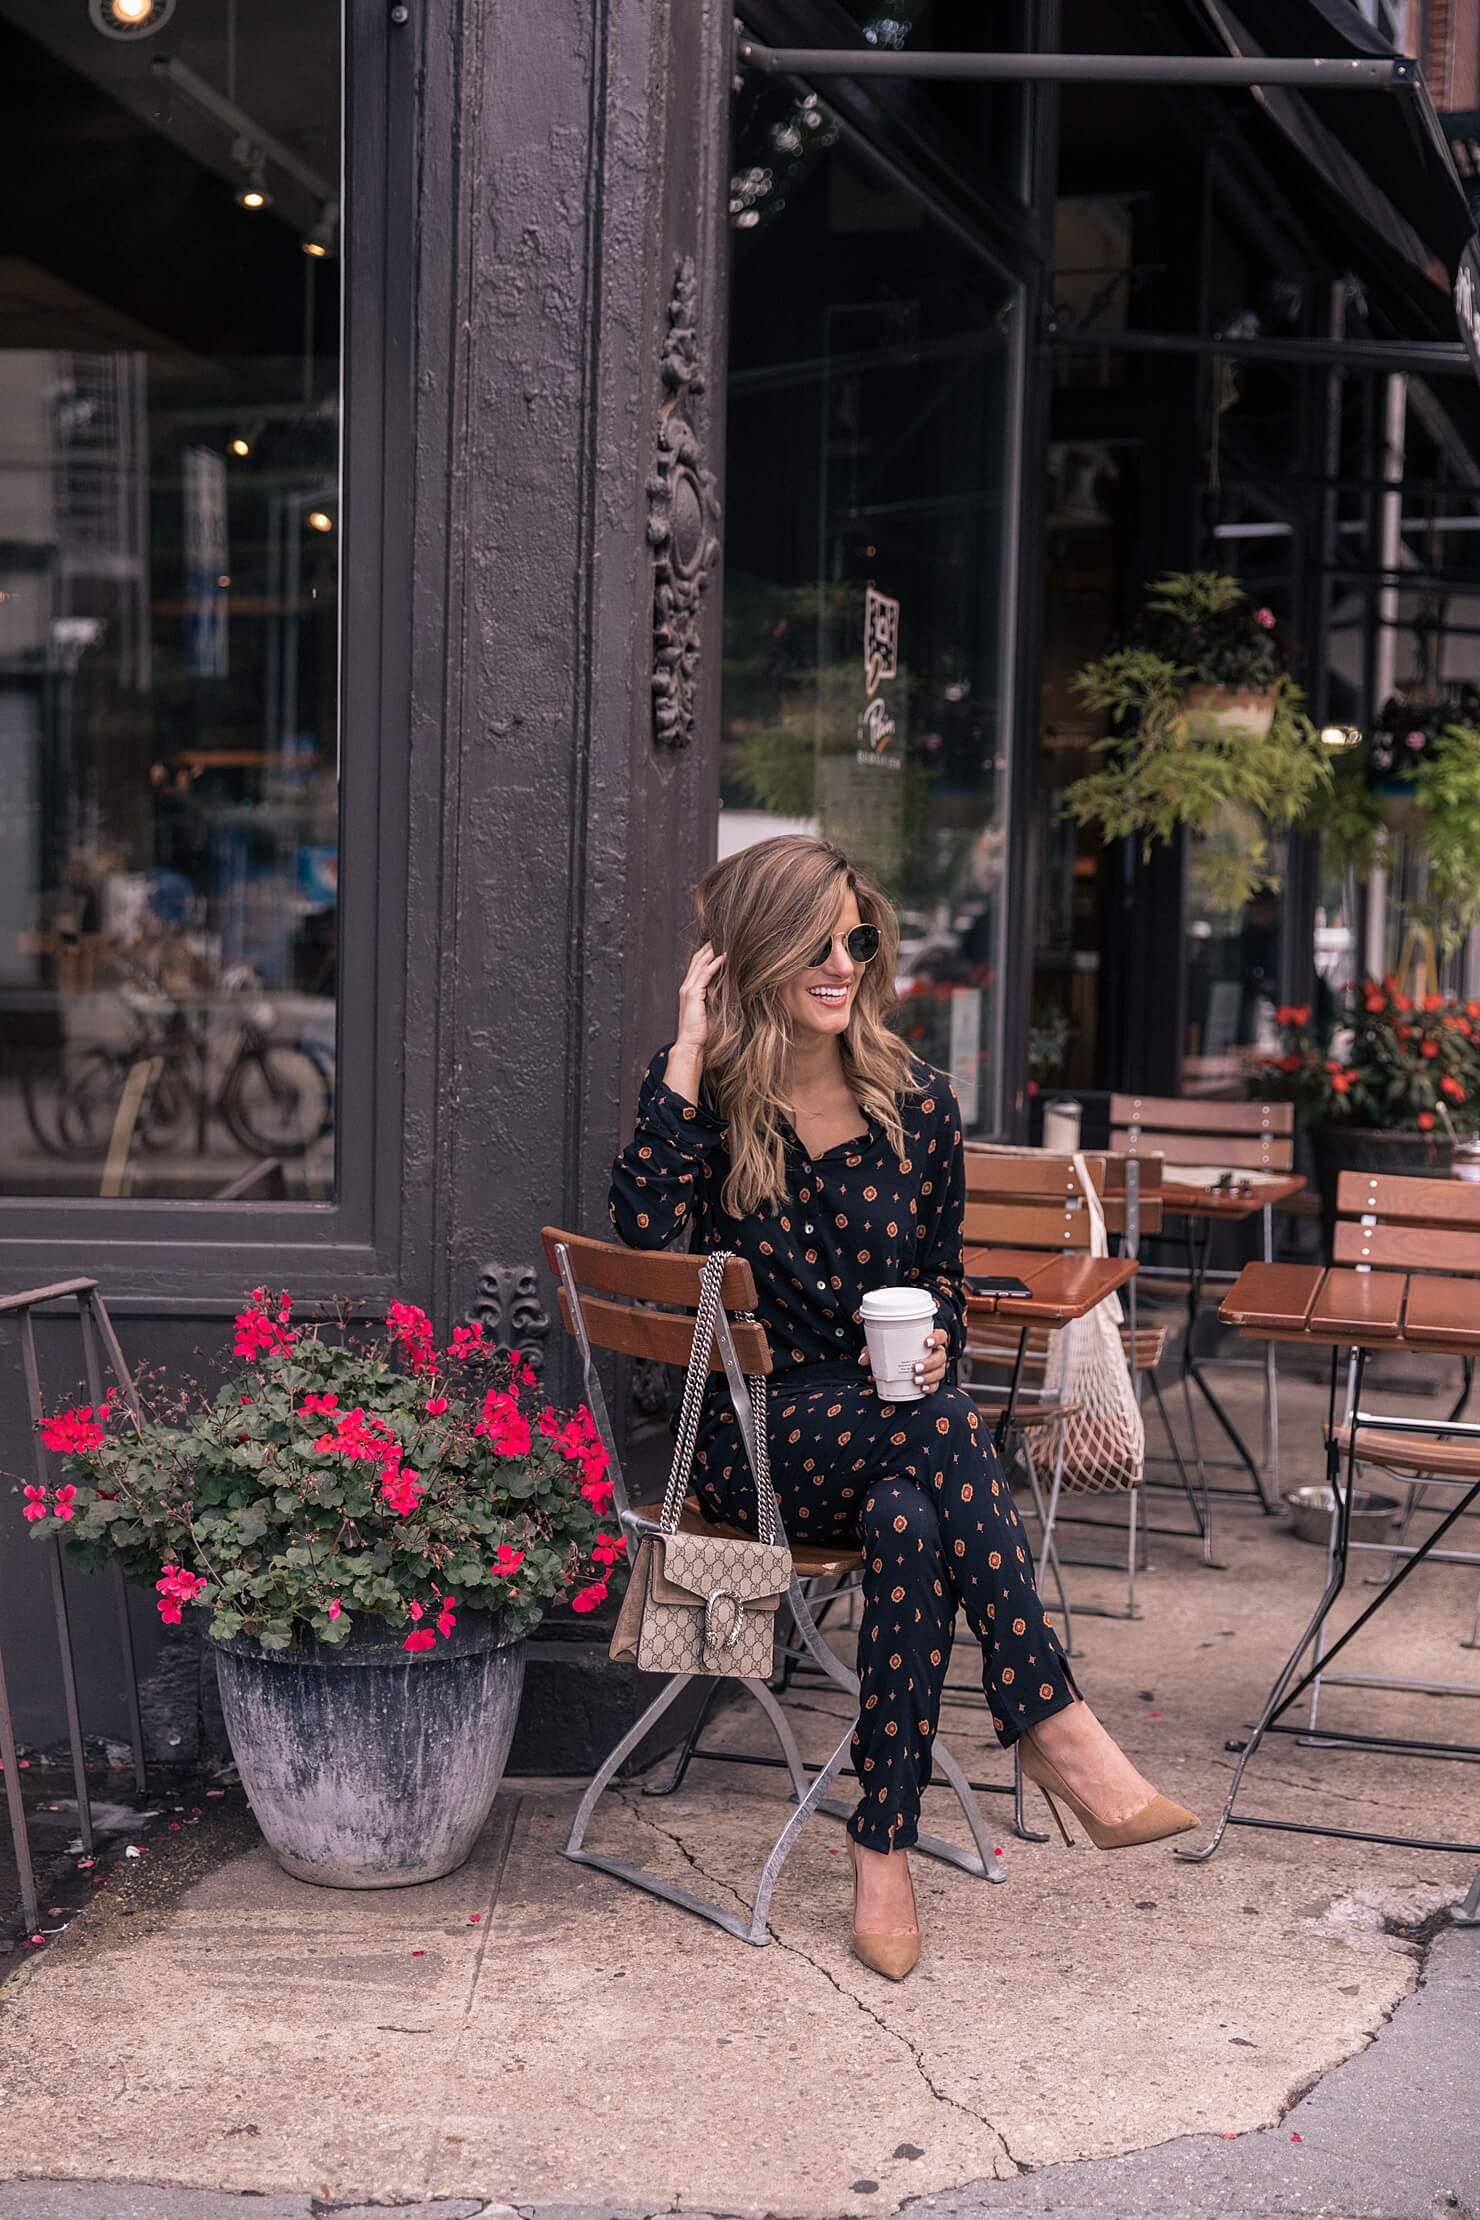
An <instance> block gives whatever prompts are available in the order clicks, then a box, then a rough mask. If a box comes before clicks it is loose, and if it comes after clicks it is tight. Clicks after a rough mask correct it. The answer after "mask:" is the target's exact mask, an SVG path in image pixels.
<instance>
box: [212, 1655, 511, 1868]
mask: <svg viewBox="0 0 1480 2220" xmlns="http://www.w3.org/2000/svg"><path fill="white" fill-rule="evenodd" d="M212 1648H213V1649H214V1650H215V1653H216V1677H217V1680H218V1682H219V1683H220V1688H221V1708H222V1711H223V1713H224V1714H225V1719H226V1732H227V1735H228V1737H229V1738H230V1742H231V1751H232V1755H233V1757H234V1758H235V1759H236V1763H237V1767H238V1770H239V1771H240V1773H241V1777H242V1783H243V1786H244V1787H245V1789H246V1792H247V1798H248V1801H249V1802H250V1804H251V1806H252V1810H253V1812H254V1813H255V1815H256V1819H257V1823H258V1825H259V1826H260V1827H261V1829H262V1833H263V1835H264V1837H265V1838H266V1841H267V1844H268V1847H269V1849H270V1850H271V1851H272V1853H273V1855H274V1857H275V1858H276V1859H277V1861H278V1863H279V1865H281V1866H282V1867H283V1868H284V1870H285V1871H286V1872H288V1873H291V1874H292V1875H293V1876H294V1877H295V1879H297V1880H300V1881H313V1882H317V1883H318V1884H319V1885H320V1886H321V1887H324V1888H340V1889H390V1888H405V1887H407V1886H409V1885H410V1884H411V1883H413V1882H417V1881H435V1880H437V1879H439V1878H440V1876H441V1875H442V1874H444V1873H451V1872H452V1871H453V1870H454V1868H456V1867H457V1866H460V1865H461V1864H462V1863H463V1861H464V1859H465V1858H467V1857H468V1856H469V1855H470V1853H471V1851H472V1848H473V1844H474V1843H475V1842H476V1841H477V1839H478V1835H479V1833H480V1831H481V1830H482V1827H483V1824H484V1822H485V1820H486V1819H487V1817H488V1814H489V1811H490V1809H491V1807H492V1804H493V1799H494V1795H495V1792H496V1791H497V1789H498V1784H499V1782H500V1780H501V1779H502V1777H503V1770H504V1762H505V1760H506V1759H507V1757H508V1754H509V1744H510V1743H511V1741H512V1740H513V1737H514V1724H515V1721H516V1719H517V1718H518V1715H519V1697H520V1692H521V1690H522V1688H523V1685H524V1648H525V1645H524V1642H523V1640H522V1638H521V1639H519V1640H517V1641H515V1640H511V1639H510V1638H509V1636H508V1634H507V1633H506V1632H505V1630H504V1626H503V1622H502V1620H501V1619H500V1618H499V1617H498V1616H497V1615H496V1614H494V1613H491V1612H482V1611H465V1612H459V1614H458V1623H457V1626H456V1627H455V1629H454V1630H453V1633H452V1635H451V1636H450V1638H449V1639H447V1640H446V1641H441V1640H439V1641H438V1643H437V1646H436V1648H435V1649H434V1650H427V1651H424V1652H420V1653H415V1652H411V1651H408V1650H406V1649H404V1648H403V1647H402V1635H401V1633H400V1632H398V1631H392V1630H391V1629H390V1628H389V1627H387V1626H386V1625H385V1622H384V1621H382V1620H376V1619H366V1620H364V1621H362V1622H361V1623H360V1624H359V1625H357V1626H356V1628H355V1631H354V1632H353V1633H352V1634H351V1636H350V1638H349V1640H348V1642H346V1643H345V1644H344V1646H343V1647H342V1648H340V1649H330V1648H328V1647H327V1646H326V1645H324V1644H323V1643H320V1642H315V1641H308V1642H306V1643H305V1644H304V1645H303V1646H302V1647H301V1648H293V1649H288V1650H264V1649H263V1648H262V1647H261V1645H260V1644H259V1643H257V1642H255V1641H253V1640H252V1639H251V1638H250V1637H249V1636H245V1635H238V1636H236V1637H235V1638H234V1639H233V1640H231V1641H229V1642H213V1643H212Z"/></svg>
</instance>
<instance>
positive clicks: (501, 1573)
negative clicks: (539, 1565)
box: [488, 1542, 524, 1580]
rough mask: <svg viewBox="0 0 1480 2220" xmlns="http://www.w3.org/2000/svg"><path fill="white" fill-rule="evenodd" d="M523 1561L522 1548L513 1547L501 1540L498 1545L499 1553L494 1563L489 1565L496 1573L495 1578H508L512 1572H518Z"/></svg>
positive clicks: (494, 1573)
mask: <svg viewBox="0 0 1480 2220" xmlns="http://www.w3.org/2000/svg"><path fill="white" fill-rule="evenodd" d="M523 1563H524V1552H523V1550H522V1549H513V1548H511V1547H510V1545H509V1543H507V1542H500V1543H499V1545H498V1555H497V1556H496V1557H495V1558H494V1560H493V1563H492V1564H491V1565H490V1566H489V1568H488V1569H489V1571H490V1572H491V1573H492V1574H493V1575H494V1578H495V1579H497V1580H506V1579H507V1578H508V1576H509V1574H510V1573H516V1572H518V1570H519V1567H520V1566H521V1565H522V1564H523Z"/></svg>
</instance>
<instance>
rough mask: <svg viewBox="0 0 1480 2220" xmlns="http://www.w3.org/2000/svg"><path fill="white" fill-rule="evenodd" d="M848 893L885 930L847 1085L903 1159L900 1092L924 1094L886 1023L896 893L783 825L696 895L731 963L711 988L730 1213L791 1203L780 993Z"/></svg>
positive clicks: (700, 913)
mask: <svg viewBox="0 0 1480 2220" xmlns="http://www.w3.org/2000/svg"><path fill="white" fill-rule="evenodd" d="M850 893H851V894H852V895H853V897H854V899H855V901H856V902H857V904H858V914H859V916H860V918H861V919H862V920H863V921H864V923H865V924H867V925H877V926H878V928H879V952H878V954H877V955H876V956H875V957H874V959H873V961H872V962H871V963H870V964H868V965H867V966H866V967H865V969H864V973H863V976H862V979H861V980H860V982H859V985H858V989H857V991H856V993H855V995H854V998H853V1007H852V1010H851V1012H850V1013H849V1018H848V1027H847V1031H846V1032H845V1033H844V1034H843V1035H842V1036H841V1038H840V1040H839V1042H838V1047H839V1049H840V1050H841V1052H842V1058H843V1072H844V1075H845V1077H846V1079H847V1082H848V1085H849V1087H850V1089H851V1090H852V1092H853V1094H854V1095H855V1096H856V1098H857V1100H858V1102H859V1103H860V1104H861V1106H862V1107H863V1109H865V1110H866V1111H868V1112H869V1114H870V1115H871V1116H872V1117H874V1118H876V1119H877V1120H878V1122H879V1124H880V1125H881V1126H882V1127H883V1128H884V1131H885V1133H886V1134H887V1135H888V1138H889V1143H890V1146H891V1147H892V1148H893V1150H894V1153H895V1155H896V1156H898V1155H902V1154H903V1151H904V1126H903V1122H902V1120H901V1117H900V1098H901V1096H903V1095H906V1094H909V1093H912V1092H914V1091H916V1090H915V1086H914V1083H913V1081H912V1080H911V1077H910V1059H909V1052H908V1050H907V1049H906V1048H905V1045H904V1043H903V1041H901V1040H900V1039H899V1037H898V1035H897V1034H895V1033H892V1032H890V1030H889V1027H888V1024H887V1022H886V1021H887V1019H888V1017H889V1013H890V1012H891V1010H892V1009H893V1008H894V1001H895V995H894V966H895V959H896V956H897V954H898V950H899V920H898V918H897V917H896V916H895V914H894V908H893V905H892V904H891V903H890V902H889V900H888V898H887V897H886V896H885V895H884V894H882V893H881V892H880V890H879V889H878V887H876V886H875V885H873V883H872V882H871V881H870V880H869V879H866V878H865V877H864V876H863V874H862V873H861V872H859V871H857V870H855V869H854V867H853V865H852V864H851V863H850V862H849V861H848V858H847V857H846V856H845V855H844V854H843V853H842V851H841V849H838V848H835V847H833V845H832V843H831V842H830V841H827V840H814V839H812V838H811V837H809V836H808V835H807V834H805V833H783V834H781V835H780V836H779V837H778V838H776V839H774V840H762V841H758V842H757V843H756V845H755V846H754V847H753V848H742V849H741V850H740V851H739V853H738V854H736V855H733V856H726V857H725V858H724V860H723V861H722V862H720V863H716V864H715V865H713V866H712V868H711V869H710V870H708V871H707V872H706V873H705V874H704V877H703V878H702V879H701V880H700V882H699V885H698V888H697V890H696V892H695V896H694V917H695V928H696V933H697V939H698V942H699V943H700V944H701V945H702V943H703V942H704V941H708V942H709V943H710V944H711V945H712V946H713V947H714V948H715V949H716V950H717V951H719V952H722V953H723V955H724V959H725V960H724V963H723V964H722V965H721V967H720V970H719V973H718V975H717V977H716V979H715V981H714V984H713V985H712V986H711V987H710V989H709V1038H708V1041H707V1043H706V1046H705V1050H704V1082H705V1085H706V1087H707V1088H708V1090H709V1093H710V1095H711V1096H712V1097H713V1100H714V1105H715V1108H716V1109H717V1110H718V1112H719V1114H720V1116H721V1117H722V1118H723V1119H724V1120H725V1123H726V1124H727V1126H728V1127H729V1156H730V1175H729V1178H728V1179H727V1180H726V1181H725V1185H724V1193H723V1197H722V1200H723V1203H724V1207H725V1209H726V1210H727V1211H728V1212H729V1213H730V1214H731V1216H732V1217H740V1218H743V1217H748V1216H749V1215H750V1213H751V1212H752V1211H754V1210H758V1209H759V1208H760V1207H761V1205H762V1204H763V1203H769V1204H771V1205H772V1206H773V1207H775V1206H779V1205H780V1204H781V1203H782V1202H783V1201H784V1200H785V1197H786V1149H785V1144H784V1142H783V1140H782V1135H781V1120H782V1118H783V1117H784V1116H785V1115H786V1111H787V1097H786V1074H787V1065H788V1061H789V1058H790V1055H791V1049H792V1041H793V1031H792V1024H791V1020H790V1018H789V1017H788V1016H787V1013H786V1010H785V1007H784V1005H783V1003H782V1000H781V989H782V987H783V986H784V984H785V983H786V981H787V980H788V979H794V978H795V977H796V975H797V973H798V972H799V971H805V970H806V969H807V968H808V966H809V965H810V964H811V963H812V961H813V959H814V958H815V956H816V954H817V950H818V948H819V947H820V946H821V944H822V942H823V941H824V940H826V939H827V938H828V936H829V935H830V934H831V932H832V931H833V928H834V926H835V925H836V923H837V917H838V911H839V910H840V909H841V908H842V906H843V902H844V899H845V897H846V896H847V895H848V894H850Z"/></svg>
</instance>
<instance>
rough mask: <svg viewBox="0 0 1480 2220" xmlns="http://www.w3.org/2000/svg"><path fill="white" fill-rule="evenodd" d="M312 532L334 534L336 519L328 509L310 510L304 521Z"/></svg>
mask: <svg viewBox="0 0 1480 2220" xmlns="http://www.w3.org/2000/svg"><path fill="white" fill-rule="evenodd" d="M304 522H305V523H306V524H307V526H308V528H309V530H310V532H332V531H333V529H334V519H333V517H332V516H330V514H329V512H328V510H327V509H310V510H309V512H308V515H307V517H306V518H305V519H304Z"/></svg>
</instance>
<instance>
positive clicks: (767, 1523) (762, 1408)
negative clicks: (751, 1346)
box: [661, 1249, 777, 1542]
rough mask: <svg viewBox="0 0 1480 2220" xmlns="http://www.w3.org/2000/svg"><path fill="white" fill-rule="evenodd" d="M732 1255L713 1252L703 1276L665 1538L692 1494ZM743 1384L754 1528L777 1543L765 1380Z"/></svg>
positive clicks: (666, 1511) (666, 1500)
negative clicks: (751, 1440)
mask: <svg viewBox="0 0 1480 2220" xmlns="http://www.w3.org/2000/svg"><path fill="white" fill-rule="evenodd" d="M730 1256H731V1252H730V1251H729V1250H728V1249H715V1250H713V1251H712V1252H711V1253H710V1254H709V1255H708V1256H706V1257H705V1259H704V1263H703V1265H702V1267H701V1269H700V1272H699V1307H698V1311H697V1313H696V1315H695V1318H694V1346H693V1348H692V1349H691V1350H690V1352H689V1369H688V1372H687V1373H686V1374H685V1376H684V1383H683V1404H682V1406H681V1408H680V1410H679V1414H678V1438H677V1440H676V1441H675V1442H674V1444H673V1463H672V1466H671V1467H670V1469H669V1473H668V1486H667V1488H666V1489H665V1491H664V1495H663V1514H662V1520H661V1524H662V1527H663V1531H664V1533H665V1534H676V1533H677V1532H678V1521H679V1517H680V1514H681V1513H682V1510H683V1501H684V1497H685V1496H686V1495H687V1494H688V1492H689V1478H690V1475H691V1474H692V1472H693V1468H694V1446H695V1444H696V1442H697V1441H698V1439H699V1416H700V1412H701V1409H702V1407H703V1402H704V1388H705V1384H706V1382H707V1381H708V1378H709V1357H710V1352H711V1350H712V1349H713V1347H714V1320H715V1314H716V1312H717V1311H718V1309H719V1307H720V1290H721V1289H722V1288H723V1286H724V1282H725V1267H726V1265H727V1264H728V1263H729V1262H730ZM740 1316H741V1317H742V1318H745V1319H749V1318H750V1317H751V1316H752V1313H750V1312H749V1311H742V1312H741V1313H740ZM745 1385H746V1389H747V1391H748V1392H749V1395H750V1408H751V1413H752V1417H753V1421H754V1425H753V1431H754V1434H755V1468H756V1470H755V1496H756V1523H757V1526H758V1529H759V1539H760V1540H761V1541H763V1542H774V1541H775V1539H776V1528H777V1514H776V1492H775V1489H774V1488H773V1487H772V1485H771V1446H770V1443H769V1441H768V1440H767V1438H766V1381H765V1375H764V1374H757V1375H756V1376H755V1377H753V1378H750V1377H748V1378H747V1379H746V1382H745Z"/></svg>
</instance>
